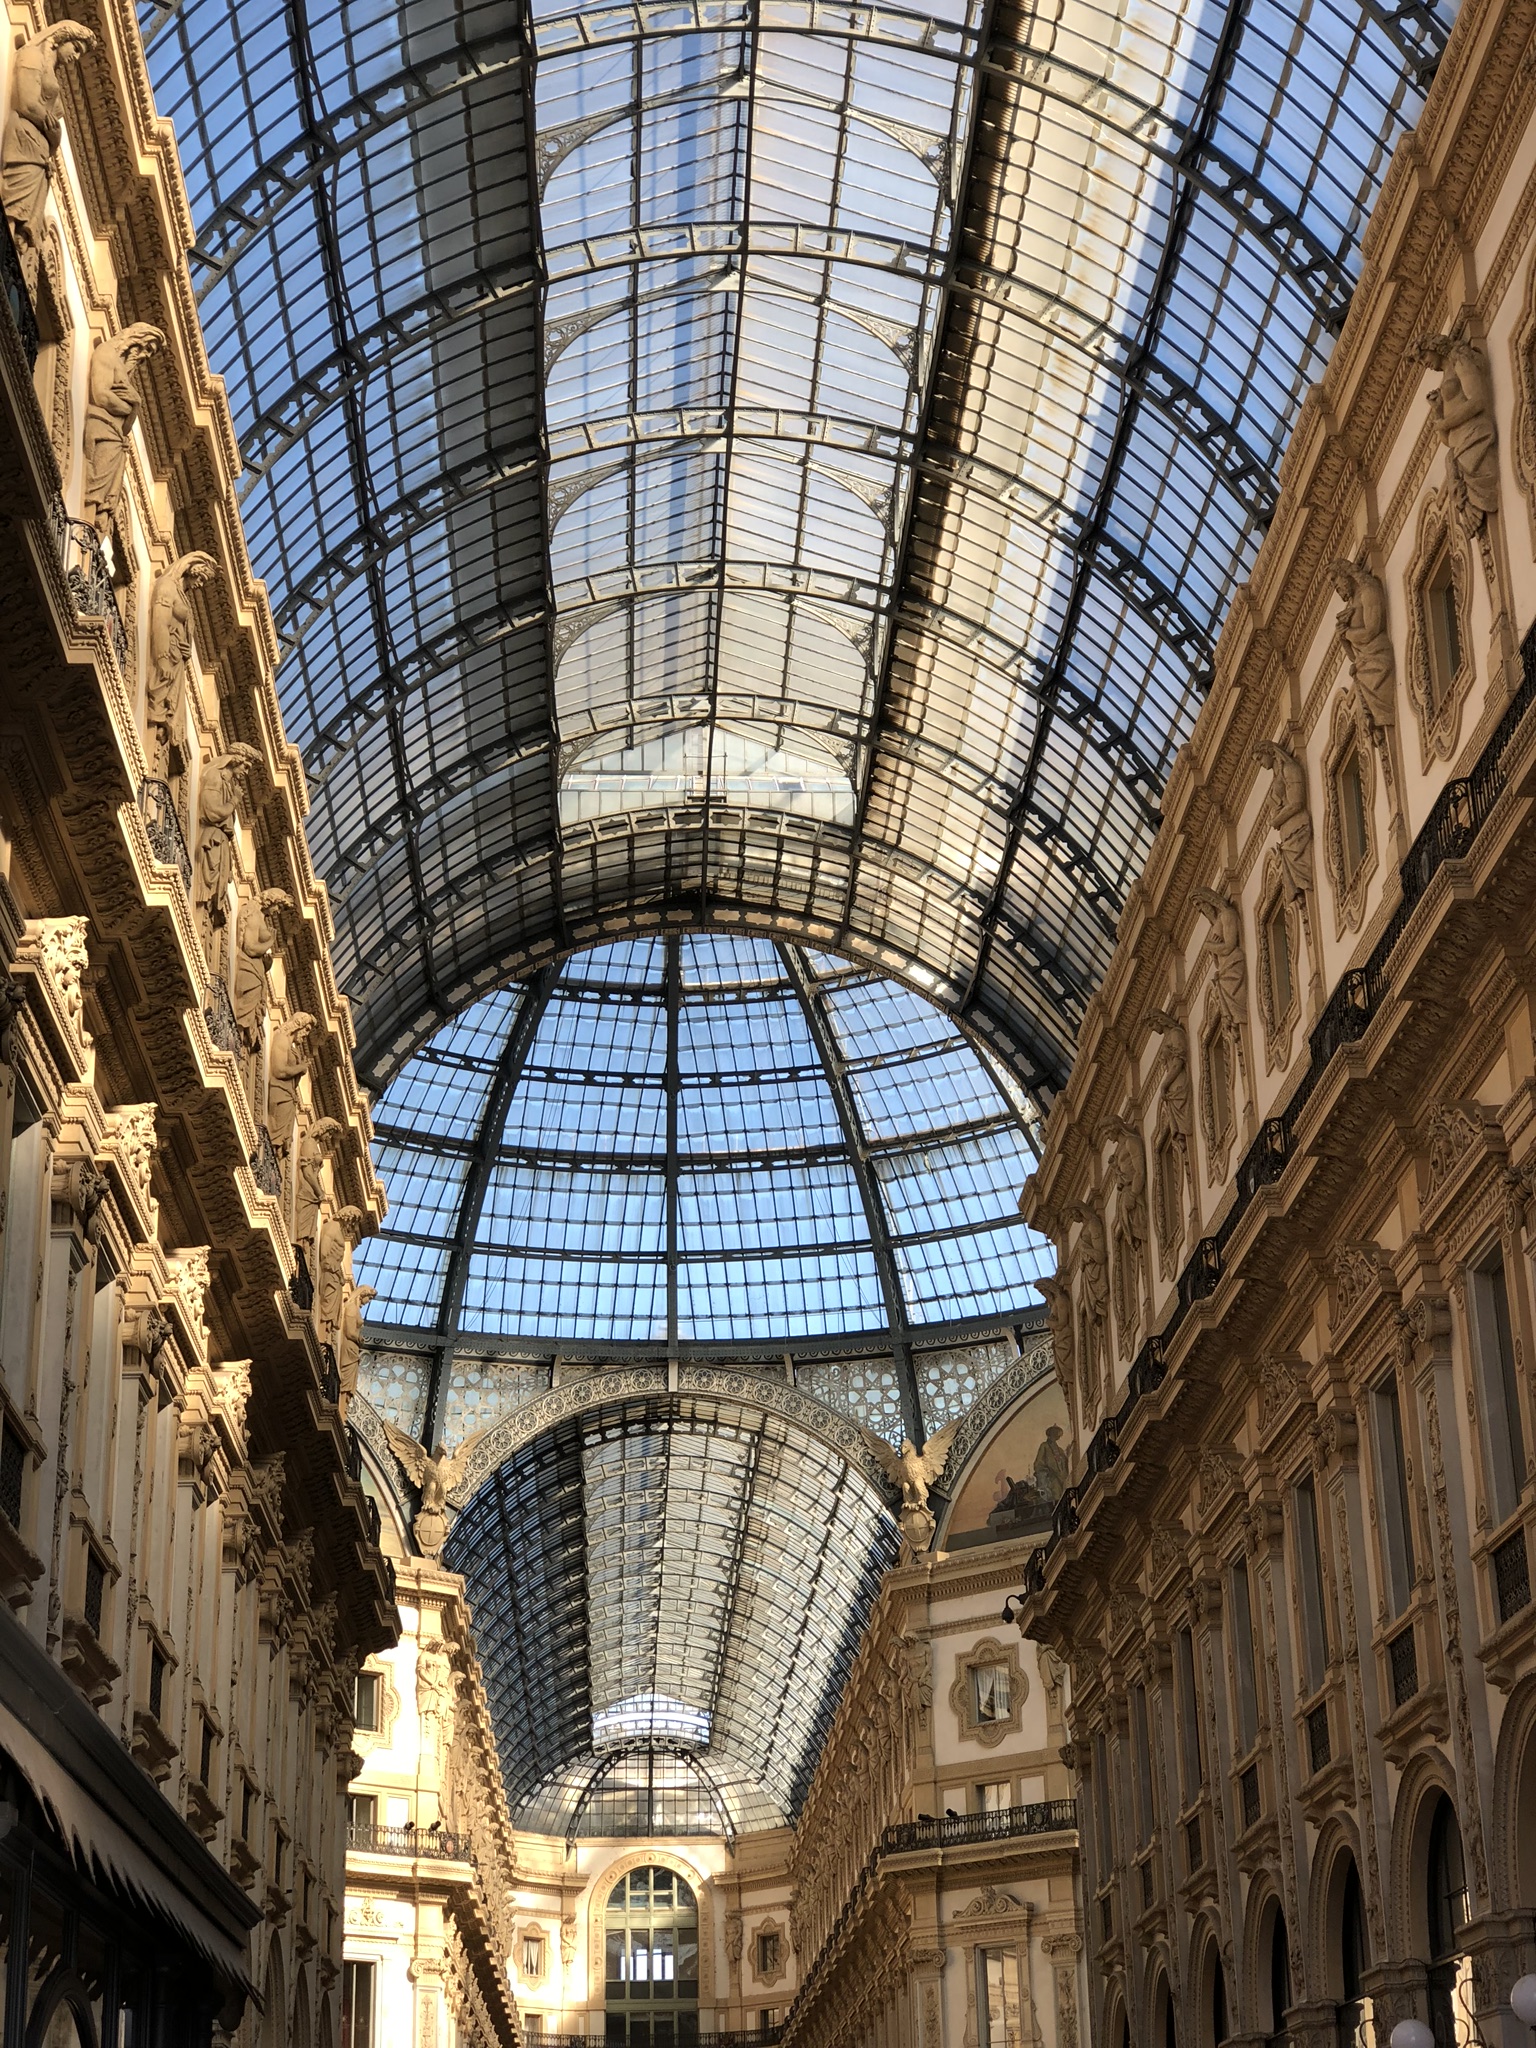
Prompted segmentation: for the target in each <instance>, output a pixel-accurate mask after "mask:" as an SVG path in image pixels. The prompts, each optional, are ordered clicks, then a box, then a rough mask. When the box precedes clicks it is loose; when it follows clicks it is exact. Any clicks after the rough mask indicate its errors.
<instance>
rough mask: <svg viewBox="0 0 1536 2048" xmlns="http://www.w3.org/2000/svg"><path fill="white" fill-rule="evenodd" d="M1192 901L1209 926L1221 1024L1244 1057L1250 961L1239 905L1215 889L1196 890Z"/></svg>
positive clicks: (1193, 892)
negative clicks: (1243, 1045) (1243, 1043)
mask: <svg viewBox="0 0 1536 2048" xmlns="http://www.w3.org/2000/svg"><path fill="white" fill-rule="evenodd" d="M1190 901H1191V902H1192V903H1193V904H1194V906H1195V908H1196V909H1197V910H1198V911H1199V912H1200V914H1201V915H1202V916H1203V917H1204V918H1206V919H1207V920H1208V922H1209V924H1210V927H1211V931H1210V937H1209V938H1208V939H1207V941H1206V943H1207V945H1208V946H1209V947H1210V951H1211V965H1212V968H1213V969H1214V972H1215V982H1216V1000H1217V1002H1218V1003H1219V1004H1220V1006H1221V1015H1222V1021H1223V1023H1225V1025H1226V1026H1227V1029H1228V1030H1229V1031H1230V1033H1231V1034H1232V1038H1233V1041H1234V1043H1235V1044H1236V1045H1237V1046H1238V1048H1239V1054H1238V1056H1239V1058H1241V1056H1242V1053H1241V1047H1242V1033H1243V1029H1244V1027H1245V1026H1246V1024H1247V1022H1248V962H1247V960H1246V958H1245V957H1244V954H1243V921H1242V918H1241V917H1240V916H1239V915H1238V911H1237V906H1236V904H1235V903H1232V902H1230V901H1229V900H1228V898H1227V897H1225V896H1221V895H1218V894H1217V892H1216V890H1214V889H1195V890H1194V891H1192V893H1191V896H1190Z"/></svg>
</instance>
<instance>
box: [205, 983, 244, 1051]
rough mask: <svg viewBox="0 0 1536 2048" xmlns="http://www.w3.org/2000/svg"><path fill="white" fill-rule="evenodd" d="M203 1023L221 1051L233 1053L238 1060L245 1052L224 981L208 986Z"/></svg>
mask: <svg viewBox="0 0 1536 2048" xmlns="http://www.w3.org/2000/svg"><path fill="white" fill-rule="evenodd" d="M203 1022H204V1023H205V1024H206V1025H207V1026H208V1036H209V1037H210V1038H211V1039H212V1040H213V1042H214V1044H215V1045H216V1046H217V1047H218V1049H219V1051H220V1052H230V1053H233V1054H234V1056H235V1058H236V1059H238V1058H239V1057H240V1054H241V1052H242V1051H243V1050H244V1048H243V1047H242V1046H241V1043H240V1026H239V1025H238V1024H237V1023H236V1022H235V1009H234V1005H233V1004H232V1003H231V1002H230V1000H229V990H228V989H227V988H226V987H225V986H224V984H223V982H222V981H211V982H210V983H209V984H208V993H207V995H206V997H205V998H204V1000H203Z"/></svg>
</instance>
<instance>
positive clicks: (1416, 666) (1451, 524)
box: [1408, 491, 1476, 771]
mask: <svg viewBox="0 0 1536 2048" xmlns="http://www.w3.org/2000/svg"><path fill="white" fill-rule="evenodd" d="M1471 623H1472V570H1471V562H1470V559H1469V557H1468V553H1467V548H1466V541H1465V536H1464V535H1463V534H1462V532H1461V529H1460V527H1459V526H1458V525H1457V523H1456V521H1455V520H1454V519H1453V518H1452V517H1451V516H1450V507H1449V501H1448V499H1447V497H1446V494H1445V493H1444V492H1443V491H1442V492H1440V493H1439V494H1438V495H1437V496H1436V497H1434V498H1432V499H1431V500H1430V502H1429V503H1428V504H1427V505H1426V506H1425V507H1424V510H1423V512H1422V513H1421V514H1420V517H1419V540H1418V546H1417V548H1416V549H1415V551H1414V557H1413V561H1412V563H1411V564H1410V565H1409V569H1408V695H1409V697H1410V698H1411V699H1412V701H1413V708H1414V713H1415V716H1416V717H1417V719H1418V726H1419V756H1420V766H1421V767H1422V768H1424V769H1425V770H1426V771H1427V770H1428V769H1429V768H1430V767H1431V766H1432V764H1433V763H1434V762H1435V761H1436V760H1437V759H1439V760H1443V761H1445V760H1449V759H1450V757H1451V756H1452V754H1454V753H1455V751H1456V746H1457V743H1458V741H1459V740H1460V738H1461V714H1462V709H1463V707H1464V705H1465V704H1466V701H1467V696H1468V694H1469V692H1470V691H1471V688H1472V684H1473V681H1474V680H1475V676H1476V670H1475V667H1474V664H1473V660H1472V634H1471Z"/></svg>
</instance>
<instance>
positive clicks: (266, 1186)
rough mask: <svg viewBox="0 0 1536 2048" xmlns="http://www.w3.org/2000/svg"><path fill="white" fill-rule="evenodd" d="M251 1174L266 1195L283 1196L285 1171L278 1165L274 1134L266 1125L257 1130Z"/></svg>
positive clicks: (258, 1126) (259, 1125) (261, 1125)
mask: <svg viewBox="0 0 1536 2048" xmlns="http://www.w3.org/2000/svg"><path fill="white" fill-rule="evenodd" d="M251 1172H252V1173H253V1174H254V1175H255V1177H256V1185H257V1187H259V1188H260V1189H261V1192H262V1193H263V1194H264V1195H281V1194H282V1192H283V1169H282V1167H281V1166H280V1165H279V1164H278V1158H277V1154H276V1152H274V1151H273V1149H272V1133H271V1132H270V1131H269V1130H268V1129H267V1127H266V1125H265V1124H258V1125H257V1128H256V1150H255V1151H254V1152H253V1153H252V1154H251Z"/></svg>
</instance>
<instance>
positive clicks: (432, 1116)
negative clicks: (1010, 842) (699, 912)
mask: <svg viewBox="0 0 1536 2048" xmlns="http://www.w3.org/2000/svg"><path fill="white" fill-rule="evenodd" d="M1033 1115H1034V1112H1033V1110H1032V1108H1031V1106H1030V1105H1029V1104H1028V1102H1027V1101H1025V1100H1024V1098H1023V1097H1022V1095H1021V1094H1020V1093H1019V1091H1018V1089H1017V1085H1016V1084H1015V1083H1013V1082H1012V1081H1011V1078H1010V1077H1009V1076H1008V1075H1007V1074H1006V1071H1005V1070H1003V1069H1002V1068H1001V1066H1000V1064H998V1063H994V1062H993V1061H992V1060H991V1058H990V1056H989V1055H988V1054H986V1053H985V1052H981V1051H978V1050H977V1049H976V1048H975V1047H974V1046H972V1045H971V1044H970V1043H969V1042H968V1041H967V1040H966V1039H965V1038H964V1037H963V1036H962V1034H961V1033H960V1031H959V1030H958V1029H957V1027H956V1026H955V1024H954V1023H953V1022H952V1021H951V1020H950V1019H949V1018H948V1017H947V1016H945V1015H944V1013H943V1012H942V1011H940V1010H938V1009H937V1008H936V1007H935V1006H934V1005H933V1004H932V1003H930V1002H929V1001H928V1000H927V999H926V998H925V997H923V996H921V995H918V994H917V993H915V992H914V991H913V990H911V989H909V988H907V987H905V986H903V985H902V984H900V983H898V982H895V981H892V980H890V979H888V978H885V977H882V976H877V975H872V974H871V973H870V972H869V971H868V970H867V969H864V968H860V967H856V966H852V965H850V964H849V963H848V962H847V961H843V960H839V959H837V958H834V957H833V956H831V955H828V954H824V953H815V952H811V951H808V950H806V949H803V948H799V947H792V946H784V945H777V944H774V943H772V942H770V941H768V940H764V939H741V938H727V937H719V936H706V935H701V936H676V937H672V938H667V939H640V940H634V941H627V942H624V943H621V944H618V945H613V946H606V947H600V948H597V949H595V950H593V951H591V952H588V953H584V954H579V955H577V956H576V957H575V958H574V959H572V960H571V961H569V962H568V963H567V964H566V966H565V967H564V968H563V969H562V970H560V971H559V972H558V973H554V974H550V975H545V976H542V977H539V978H538V979H536V980H535V981H533V982H531V983H528V984H526V985H524V986H522V987H519V988H513V989H506V990H498V991H497V992H495V993H494V994H492V995H489V996H485V997H482V998H481V999H480V1001H479V1002H477V1003H474V1004H471V1006H470V1007H469V1008H468V1009H467V1010H465V1011H464V1012H463V1013H462V1014H461V1015H460V1016H459V1017H458V1018H456V1019H455V1021H454V1022H453V1023H452V1024H450V1025H447V1026H445V1027H444V1029H443V1030H442V1031H440V1032H439V1033H438V1034H437V1035H436V1037H435V1038H434V1039H433V1040H432V1041H431V1042H430V1043H429V1044H428V1045H427V1046H425V1047H424V1048H423V1049H422V1050H421V1051H420V1052H419V1053H417V1054H415V1055H414V1056H413V1057H412V1058H411V1059H410V1060H408V1061H407V1062H406V1064H405V1066H404V1067H403V1068H402V1069H401V1070H400V1072H399V1074H398V1075H397V1076H396V1078H395V1080H394V1081H393V1083H392V1084H391V1085H390V1087H389V1089H388V1091H387V1092H386V1094H385V1095H384V1097H383V1098H382V1100H381V1101H380V1102H379V1103H378V1104H377V1106H376V1109H375V1113H374V1124H375V1131H376V1136H377V1147H376V1153H377V1159H378V1165H379V1171H380V1173H381V1175H382V1176H383V1178H384V1181H385V1183H386V1185H387V1187H388V1189H389V1197H390V1206H389V1214H388V1217H387V1219H386V1225H385V1230H384V1232H383V1234H382V1235H381V1236H379V1237H376V1238H370V1239H368V1240H367V1241H366V1242H365V1243H364V1244H363V1245H362V1246H361V1247H360V1248H359V1250H358V1253H357V1270H358V1276H359V1278H360V1279H361V1280H364V1281H366V1282H367V1284H368V1285H370V1286H372V1287H374V1288H376V1289H377V1290H378V1299H377V1300H376V1301H375V1302H374V1304H373V1305H372V1307H371V1308H370V1310H369V1324H370V1329H371V1330H373V1331H374V1332H378V1331H379V1329H380V1326H381V1325H392V1326H394V1327H395V1330H397V1331H400V1330H403V1331H404V1332H406V1333H407V1337H408V1340H410V1338H411V1337H412V1336H413V1334H414V1333H423V1334H425V1336H426V1339H427V1345H428V1348H431V1347H432V1346H434V1345H435V1346H437V1347H439V1348H441V1349H442V1350H444V1351H445V1352H447V1353H449V1354H451V1351H452V1347H453V1346H454V1344H455V1343H456V1342H458V1341H459V1340H464V1341H465V1342H466V1343H467V1344H468V1345H470V1347H471V1348H474V1347H475V1346H476V1345H483V1343H484V1341H485V1340H486V1339H487V1338H494V1339H508V1338H521V1339H537V1340H542V1341H545V1342H549V1343H553V1344H555V1345H556V1346H557V1347H558V1346H563V1345H568V1344H570V1343H573V1342H576V1343H584V1344H588V1345H594V1346H601V1347H612V1346H613V1345H616V1344H618V1345H650V1346H652V1347H655V1348H656V1349H658V1350H660V1349H663V1348H664V1349H666V1350H668V1351H672V1352H678V1351H691V1352H694V1353H697V1352H700V1351H703V1352H706V1353H710V1352H714V1351H718V1350H719V1349H720V1348H722V1347H730V1346H732V1345H736V1344H741V1343H748V1342H751V1343H757V1344H759V1345H769V1344H772V1343H774V1342H784V1343H789V1342H792V1341H793V1340H795V1339H797V1338H816V1339H825V1338H827V1337H829V1336H833V1337H835V1336H837V1335H839V1334H847V1335H849V1336H855V1335H868V1334H869V1333H874V1334H875V1335H876V1336H877V1337H879V1338H880V1339H881V1340H882V1341H883V1342H885V1343H888V1344H889V1345H890V1346H891V1347H892V1349H893V1351H894V1353H895V1354H896V1356H897V1358H898V1361H899V1362H901V1369H902V1370H905V1371H906V1372H907V1376H908V1380H909V1386H910V1389H911V1402H912V1403H913V1404H917V1403H918V1402H919V1401H920V1395H919V1394H918V1392H917V1389H916V1382H915V1380H914V1379H913V1378H912V1376H911V1371H910V1361H909V1360H907V1359H906V1353H907V1350H908V1345H909V1338H910V1337H911V1335H912V1334H914V1333H917V1332H921V1333H922V1334H923V1336H924V1338H925V1340H926V1341H929V1342H932V1341H935V1340H936V1338H937V1337H939V1336H941V1335H942V1333H943V1331H944V1329H945V1328H946V1327H948V1326H952V1325H957V1324H965V1323H966V1322H967V1321H972V1320H976V1319H983V1318H988V1317H991V1318H998V1317H1004V1318H1006V1317H1017V1316H1020V1315H1027V1314H1028V1313H1029V1312H1030V1311H1031V1310H1034V1309H1037V1308H1038V1301H1037V1299H1036V1296H1035V1294H1034V1292H1033V1290H1032V1287H1031V1282H1032V1281H1033V1280H1034V1279H1035V1278H1036V1277H1037V1276H1038V1275H1039V1274H1041V1273H1046V1272H1049V1271H1050V1270H1051V1268H1052V1257H1051V1251H1050V1247H1049V1246H1048V1245H1047V1244H1046V1242H1045V1241H1044V1240H1043V1239H1042V1238H1040V1237H1038V1236H1037V1235H1036V1234H1035V1233H1034V1232H1033V1231H1031V1230H1030V1229H1029V1227H1028V1226H1027V1225H1026V1224H1025V1223H1024V1222H1023V1221H1022V1220H1021V1218H1020V1217H1019V1214H1018V1208H1017V1203H1018V1191H1019V1189H1020V1187H1021V1186H1022V1184H1023V1181H1024V1178H1025V1176H1026V1175H1027V1174H1028V1173H1029V1172H1030V1170H1031V1169H1032V1167H1033V1163H1034V1154H1033V1151H1032V1149H1031V1144H1030V1140H1029V1136H1028V1130H1029V1119H1031V1118H1032V1117H1033ZM448 1370H449V1371H451V1356H450V1362H449V1365H448ZM446 1395H447V1387H446V1386H442V1387H441V1388H440V1390H439V1394H438V1397H437V1398H438V1401H439V1403H441V1402H442V1401H444V1400H446ZM912 1419H913V1417H912V1416H911V1415H910V1414H909V1427H910V1426H911V1421H912ZM930 1426H934V1427H936V1426H937V1424H936V1423H935V1422H932V1421H931V1419H930ZM430 1427H431V1425H429V1428H430Z"/></svg>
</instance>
